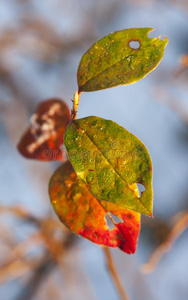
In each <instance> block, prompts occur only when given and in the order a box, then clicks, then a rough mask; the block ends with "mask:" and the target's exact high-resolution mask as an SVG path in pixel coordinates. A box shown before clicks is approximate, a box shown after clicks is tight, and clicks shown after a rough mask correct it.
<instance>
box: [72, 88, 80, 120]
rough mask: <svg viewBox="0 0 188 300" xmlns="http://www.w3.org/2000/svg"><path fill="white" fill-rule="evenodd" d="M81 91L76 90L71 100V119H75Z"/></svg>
mask: <svg viewBox="0 0 188 300" xmlns="http://www.w3.org/2000/svg"><path fill="white" fill-rule="evenodd" d="M80 95H81V91H76V92H75V95H74V100H73V109H72V120H76V118H77V113H78V105H79V100H80Z"/></svg>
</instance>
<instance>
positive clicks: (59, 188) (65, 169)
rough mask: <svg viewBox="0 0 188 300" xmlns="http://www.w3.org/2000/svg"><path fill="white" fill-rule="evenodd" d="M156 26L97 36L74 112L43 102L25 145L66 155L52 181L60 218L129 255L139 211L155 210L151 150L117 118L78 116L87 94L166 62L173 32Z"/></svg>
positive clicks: (45, 156) (28, 152) (26, 151)
mask: <svg viewBox="0 0 188 300" xmlns="http://www.w3.org/2000/svg"><path fill="white" fill-rule="evenodd" d="M151 30H152V29H151V28H131V29H125V30H121V31H117V32H113V33H111V34H109V35H107V36H105V37H104V38H102V39H101V40H99V41H97V42H96V43H95V44H94V45H93V46H92V47H91V48H90V49H89V50H88V51H87V52H86V53H85V54H84V55H83V57H82V58H81V61H80V64H79V67H78V72H77V80H78V92H76V93H75V97H74V104H73V110H72V117H71V113H70V111H69V108H68V107H67V105H66V104H65V102H64V101H63V100H60V99H50V100H47V101H44V102H42V103H41V104H40V105H39V107H38V109H37V111H36V113H35V114H34V115H33V117H32V119H31V125H30V127H29V128H28V129H27V131H26V132H25V134H24V135H23V137H22V138H21V140H20V142H19V144H18V149H19V151H20V153H21V154H22V155H24V156H25V157H27V158H34V159H39V160H43V161H47V160H61V161H65V160H66V162H64V163H63V165H62V166H60V168H58V169H57V170H56V171H55V173H54V174H53V176H52V177H51V180H50V183H49V195H50V199H51V203H52V205H53V207H54V210H55V212H56V214H57V215H58V217H59V218H60V220H61V221H62V222H63V223H64V224H65V225H66V226H67V227H68V228H69V229H70V230H72V231H73V232H74V233H76V234H79V235H81V236H83V237H85V238H87V239H89V240H91V241H92V242H95V243H97V244H102V245H108V246H111V247H119V248H120V249H121V250H123V251H124V252H126V253H134V252H135V250H136V247H137V240H138V236H139V231H140V213H143V214H146V215H149V216H152V213H153V212H152V209H153V208H152V207H153V205H152V203H153V190H152V163H151V158H150V155H149V153H148V151H147V149H146V147H145V146H144V145H143V143H142V142H141V141H140V140H139V139H138V138H137V137H135V136H134V135H133V134H131V133H130V132H128V131H127V130H126V129H124V128H123V127H121V126H120V125H118V124H116V123H115V122H113V121H111V120H105V119H102V118H99V117H96V116H90V117H86V118H82V119H76V117H77V109H78V104H79V98H80V95H81V93H82V92H92V91H98V90H101V89H107V88H110V87H114V86H118V85H125V84H130V83H134V82H136V81H138V80H140V79H142V78H143V77H144V76H146V75H147V74H148V73H149V72H151V71H152V70H153V69H154V68H155V67H156V66H157V65H158V64H159V62H160V60H161V59H162V57H163V54H164V49H165V46H166V45H167V38H165V39H164V40H161V39H160V38H148V33H149V32H150V31H151ZM134 43H136V45H137V46H136V47H135V46H134V45H135V44H134ZM63 144H64V145H65V147H66V150H67V153H68V159H66V155H64V154H65V152H64V150H63V148H62V146H63Z"/></svg>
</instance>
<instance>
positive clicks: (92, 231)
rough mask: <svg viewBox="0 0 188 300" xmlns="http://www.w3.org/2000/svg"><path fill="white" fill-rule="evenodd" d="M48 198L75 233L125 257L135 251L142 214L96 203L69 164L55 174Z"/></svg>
mask: <svg viewBox="0 0 188 300" xmlns="http://www.w3.org/2000/svg"><path fill="white" fill-rule="evenodd" d="M49 194H50V198H51V202H52V205H53V207H54V210H55V212H56V214H57V215H58V217H59V218H60V220H61V221H62V222H63V224H64V225H66V226H67V227H68V228H69V229H70V230H72V231H73V232H74V233H76V234H79V235H81V236H83V237H85V238H87V239H89V240H90V241H92V242H94V243H96V244H101V245H107V246H110V247H119V248H120V249H121V250H122V251H124V252H126V253H134V252H135V251H136V246H137V240H138V235H139V231H140V214H139V213H136V212H133V211H131V210H127V209H123V208H121V207H120V206H118V205H116V204H112V203H109V202H106V201H99V200H97V199H96V198H95V197H94V196H93V195H92V194H91V193H90V192H89V190H88V188H87V187H86V185H85V184H84V183H83V182H82V181H81V180H80V179H78V177H77V175H76V173H75V171H74V170H73V167H72V165H71V164H70V162H69V161H67V162H66V163H65V164H63V165H62V166H61V167H60V168H59V169H57V170H56V172H55V173H54V174H53V176H52V178H51V180H50V184H49ZM110 222H111V226H113V228H111V229H110V228H109V226H110ZM111 226H110V227H111Z"/></svg>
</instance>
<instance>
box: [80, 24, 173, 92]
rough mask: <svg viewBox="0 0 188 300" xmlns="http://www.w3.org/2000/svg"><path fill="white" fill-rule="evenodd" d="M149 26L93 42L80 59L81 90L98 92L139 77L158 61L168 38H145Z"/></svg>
mask: <svg viewBox="0 0 188 300" xmlns="http://www.w3.org/2000/svg"><path fill="white" fill-rule="evenodd" d="M152 30H153V29H152V28H131V29H124V30H121V31H117V32H113V33H111V34H109V35H107V36H105V37H103V38H102V39H101V40H99V41H98V42H96V43H95V44H94V45H93V46H92V47H91V48H90V49H89V50H88V51H87V52H86V53H85V54H84V55H83V56H82V59H81V61H80V64H79V67H78V72H77V79H78V86H79V89H80V91H86V92H90V91H97V90H101V89H107V88H110V87H114V86H118V85H123V84H130V83H133V82H136V81H138V80H140V79H142V78H143V77H144V76H146V75H147V74H148V73H149V72H151V71H152V70H153V69H154V68H156V66H157V65H158V64H159V62H160V61H161V59H162V57H163V54H164V50H165V47H166V45H167V43H168V39H167V38H165V39H164V40H161V39H160V38H148V33H149V32H150V31H152Z"/></svg>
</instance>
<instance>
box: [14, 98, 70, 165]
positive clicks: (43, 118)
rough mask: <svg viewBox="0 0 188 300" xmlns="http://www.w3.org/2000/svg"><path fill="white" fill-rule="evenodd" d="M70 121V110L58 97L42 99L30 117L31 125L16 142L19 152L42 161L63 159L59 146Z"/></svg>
mask: <svg viewBox="0 0 188 300" xmlns="http://www.w3.org/2000/svg"><path fill="white" fill-rule="evenodd" d="M69 122H70V110H69V108H68V106H67V105H66V103H65V102H64V101H62V100H60V99H50V100H47V101H43V102H42V103H40V105H39V106H38V108H37V110H36V113H35V114H34V115H33V116H32V117H31V125H30V127H29V128H28V129H27V130H26V131H25V133H24V135H23V136H22V138H21V140H20V142H19V143H18V150H19V152H20V153H21V154H22V155H23V156H25V157H27V158H33V159H38V160H42V161H50V160H57V159H59V160H63V151H62V150H61V146H62V144H63V141H64V133H65V129H66V127H67V125H68V124H69Z"/></svg>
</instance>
